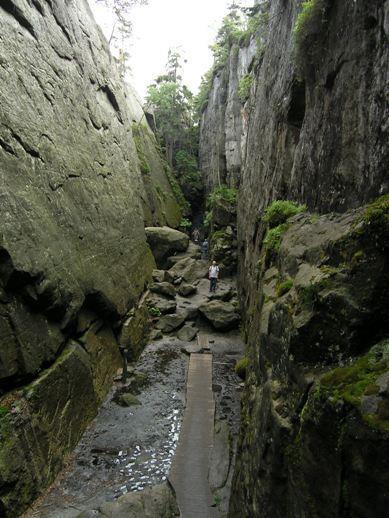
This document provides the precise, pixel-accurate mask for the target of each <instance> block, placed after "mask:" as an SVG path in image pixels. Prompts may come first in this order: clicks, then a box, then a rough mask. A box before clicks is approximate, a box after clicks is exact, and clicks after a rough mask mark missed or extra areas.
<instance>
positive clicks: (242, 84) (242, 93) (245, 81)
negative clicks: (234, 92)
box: [238, 74, 253, 103]
mask: <svg viewBox="0 0 389 518" xmlns="http://www.w3.org/2000/svg"><path fill="white" fill-rule="evenodd" d="M252 84H253V76H252V75H251V74H246V75H245V76H243V77H242V79H241V80H240V81H239V86H238V97H239V99H240V100H241V101H242V102H243V103H244V102H246V101H247V99H248V98H249V96H250V90H251V85H252Z"/></svg>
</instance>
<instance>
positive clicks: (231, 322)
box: [199, 300, 240, 331]
mask: <svg viewBox="0 0 389 518" xmlns="http://www.w3.org/2000/svg"><path fill="white" fill-rule="evenodd" d="M199 312H200V313H201V314H202V315H203V316H204V317H205V318H206V319H207V320H209V322H211V324H212V325H213V327H214V328H215V329H219V330H223V331H227V330H228V329H234V328H235V327H237V326H238V324H239V322H240V316H239V314H238V313H237V311H236V308H235V306H234V305H233V304H231V303H230V302H222V301H220V300H211V301H210V302H206V303H205V304H202V305H201V306H200V307H199Z"/></svg>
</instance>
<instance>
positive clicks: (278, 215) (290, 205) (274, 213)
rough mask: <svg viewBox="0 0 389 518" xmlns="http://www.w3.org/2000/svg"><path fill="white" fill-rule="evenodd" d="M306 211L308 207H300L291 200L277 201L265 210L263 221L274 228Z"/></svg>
mask: <svg viewBox="0 0 389 518" xmlns="http://www.w3.org/2000/svg"><path fill="white" fill-rule="evenodd" d="M306 210H307V206H306V205H298V204H297V203H295V202H293V201H289V200H276V201H273V203H271V204H270V205H269V206H268V207H267V208H266V209H265V213H264V216H263V221H265V223H267V224H268V225H269V228H274V227H277V226H278V225H281V224H282V223H285V222H286V221H287V220H288V219H289V218H290V217H292V216H295V215H296V214H300V213H301V212H305V211H306Z"/></svg>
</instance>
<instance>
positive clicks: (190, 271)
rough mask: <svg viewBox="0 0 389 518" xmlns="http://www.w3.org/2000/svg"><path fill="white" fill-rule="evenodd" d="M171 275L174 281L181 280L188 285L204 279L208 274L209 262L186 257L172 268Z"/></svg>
mask: <svg viewBox="0 0 389 518" xmlns="http://www.w3.org/2000/svg"><path fill="white" fill-rule="evenodd" d="M169 273H170V274H171V276H172V277H173V278H174V279H178V278H181V279H183V280H184V281H185V282H187V283H190V284H191V283H193V282H195V281H198V280H199V279H203V278H204V277H205V276H206V275H207V274H208V262H207V261H201V260H196V259H193V258H192V257H185V258H184V259H180V260H179V261H177V263H176V264H175V265H174V266H173V267H172V268H170V270H169Z"/></svg>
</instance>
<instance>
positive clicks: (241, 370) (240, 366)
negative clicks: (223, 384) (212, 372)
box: [235, 356, 249, 380]
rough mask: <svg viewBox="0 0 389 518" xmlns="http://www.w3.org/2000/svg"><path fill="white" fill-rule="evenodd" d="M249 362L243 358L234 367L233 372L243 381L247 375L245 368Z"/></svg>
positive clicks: (245, 357)
mask: <svg viewBox="0 0 389 518" xmlns="http://www.w3.org/2000/svg"><path fill="white" fill-rule="evenodd" d="M248 363H249V360H248V358H247V356H244V357H243V358H241V359H240V360H239V361H237V362H236V365H235V372H236V374H237V375H238V376H239V378H240V379H242V380H245V379H246V374H247V367H248Z"/></svg>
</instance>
